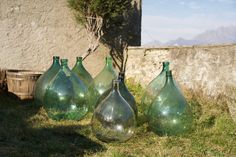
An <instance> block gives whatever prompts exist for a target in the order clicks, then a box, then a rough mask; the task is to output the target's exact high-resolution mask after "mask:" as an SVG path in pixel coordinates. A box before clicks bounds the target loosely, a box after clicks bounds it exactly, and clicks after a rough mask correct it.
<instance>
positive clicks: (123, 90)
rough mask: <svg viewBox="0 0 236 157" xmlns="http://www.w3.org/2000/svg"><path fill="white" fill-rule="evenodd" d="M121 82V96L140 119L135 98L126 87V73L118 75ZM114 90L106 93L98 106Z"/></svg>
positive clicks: (100, 98)
mask: <svg viewBox="0 0 236 157" xmlns="http://www.w3.org/2000/svg"><path fill="white" fill-rule="evenodd" d="M118 80H119V92H120V94H121V96H122V97H123V98H124V99H125V101H126V102H127V103H128V104H129V105H130V106H131V108H132V109H133V110H134V113H135V116H136V118H137V117H138V109H137V106H136V101H135V99H134V96H133V95H132V94H131V93H130V92H129V90H128V88H127V87H126V85H125V73H124V72H120V73H119V75H118ZM111 90H112V88H110V89H108V90H107V91H106V92H104V93H103V94H102V95H101V96H100V97H99V99H98V101H97V103H96V106H95V107H97V105H98V104H99V103H101V102H102V100H104V99H105V98H106V97H107V96H108V95H109V93H110V92H111Z"/></svg>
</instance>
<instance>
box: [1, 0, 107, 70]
mask: <svg viewBox="0 0 236 157" xmlns="http://www.w3.org/2000/svg"><path fill="white" fill-rule="evenodd" d="M87 45H88V42H87V39H86V32H85V30H84V29H83V28H82V27H81V26H79V25H78V23H76V21H75V17H74V15H73V12H72V10H70V8H69V7H68V6H67V0H0V68H7V69H30V70H46V69H47V68H48V67H49V66H50V64H51V59H52V56H53V55H59V56H60V57H62V58H68V59H69V65H70V66H71V67H72V66H73V64H74V62H75V57H76V56H80V55H81V54H83V53H84V52H85V50H86V49H87ZM107 52H109V51H108V49H107V48H106V47H105V46H103V45H101V46H100V48H99V49H98V50H97V52H96V53H95V54H94V55H92V56H89V57H88V59H86V61H85V66H86V67H87V68H88V70H89V71H90V72H91V73H92V74H96V73H97V72H99V71H100V70H101V68H102V67H103V64H104V61H103V59H104V57H105V56H106V53H107ZM91 63H92V64H91Z"/></svg>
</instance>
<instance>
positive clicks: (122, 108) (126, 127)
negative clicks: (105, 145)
mask: <svg viewBox="0 0 236 157" xmlns="http://www.w3.org/2000/svg"><path fill="white" fill-rule="evenodd" d="M135 126H136V118H135V113H134V111H133V109H132V108H131V107H130V105H129V104H128V103H127V102H126V101H125V99H124V98H123V97H122V96H121V94H120V92H119V81H118V80H114V81H113V88H112V90H111V92H110V94H109V95H108V96H107V97H106V98H105V99H104V100H103V101H102V102H101V103H100V104H99V105H98V106H97V107H96V109H95V110H94V113H93V117H92V130H93V133H94V134H95V135H96V137H97V138H98V139H100V140H102V141H106V142H110V141H119V142H123V141H126V140H128V139H130V138H131V137H132V135H133V134H134V131H135Z"/></svg>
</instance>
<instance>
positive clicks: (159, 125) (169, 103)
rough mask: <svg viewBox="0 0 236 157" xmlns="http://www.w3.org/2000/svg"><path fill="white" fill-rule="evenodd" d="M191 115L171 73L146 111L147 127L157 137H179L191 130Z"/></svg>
mask: <svg viewBox="0 0 236 157" xmlns="http://www.w3.org/2000/svg"><path fill="white" fill-rule="evenodd" d="M192 122H193V115H192V111H191V108H190V106H189V105H188V103H187V101H186V100H185V98H184V96H183V94H182V92H181V91H180V90H179V88H178V87H176V85H175V83H174V80H173V78H172V73H171V71H167V72H166V83H165V85H164V87H163V88H162V89H161V91H160V92H159V94H158V95H157V97H156V98H155V100H154V101H153V103H152V104H151V106H150V108H149V110H148V123H149V127H150V128H151V129H152V130H153V131H154V132H155V133H157V134H158V135H181V134H184V133H186V132H188V131H190V130H191V127H192Z"/></svg>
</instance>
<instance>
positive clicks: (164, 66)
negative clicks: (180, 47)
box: [162, 62, 170, 72]
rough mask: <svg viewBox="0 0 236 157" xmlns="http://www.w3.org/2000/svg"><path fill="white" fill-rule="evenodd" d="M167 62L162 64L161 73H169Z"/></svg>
mask: <svg viewBox="0 0 236 157" xmlns="http://www.w3.org/2000/svg"><path fill="white" fill-rule="evenodd" d="M169 64H170V63H169V62H163V63H162V72H164V71H169Z"/></svg>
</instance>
